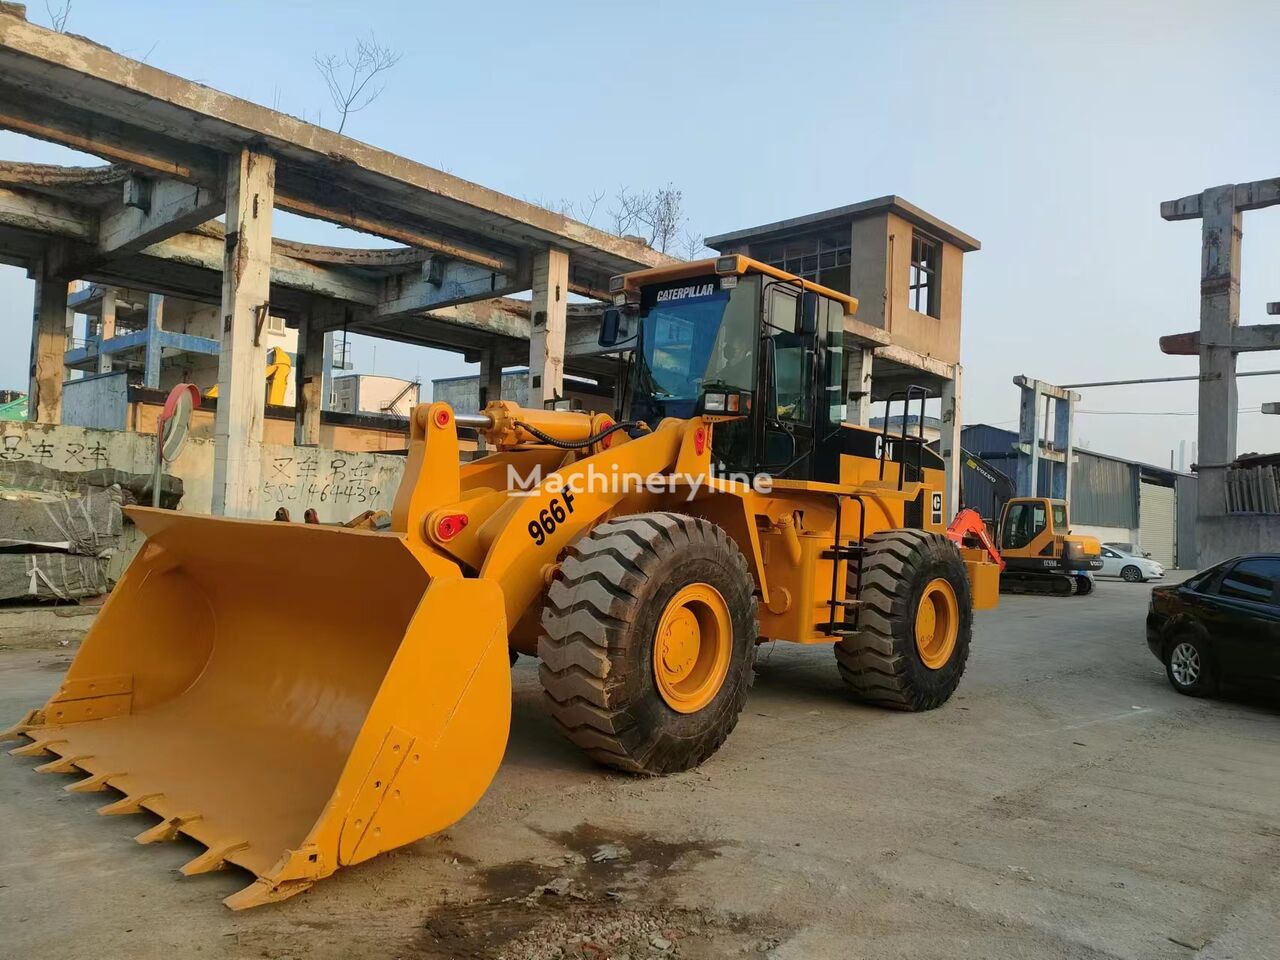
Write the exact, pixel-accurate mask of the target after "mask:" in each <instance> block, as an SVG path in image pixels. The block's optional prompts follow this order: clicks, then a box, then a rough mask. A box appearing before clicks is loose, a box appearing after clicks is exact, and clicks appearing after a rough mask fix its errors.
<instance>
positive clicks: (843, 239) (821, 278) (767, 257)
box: [751, 230, 852, 293]
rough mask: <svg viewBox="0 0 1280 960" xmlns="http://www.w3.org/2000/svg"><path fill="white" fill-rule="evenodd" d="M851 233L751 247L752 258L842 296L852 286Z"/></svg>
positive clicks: (788, 239) (796, 238) (826, 234)
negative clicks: (850, 269) (850, 267)
mask: <svg viewBox="0 0 1280 960" xmlns="http://www.w3.org/2000/svg"><path fill="white" fill-rule="evenodd" d="M849 239H850V238H849V231H847V230H844V231H841V232H839V233H822V234H818V233H811V234H808V235H806V236H803V237H788V238H787V239H785V240H773V241H770V242H767V243H757V244H752V246H751V256H752V257H754V258H755V259H757V260H760V261H762V262H764V263H767V264H769V266H771V267H778V268H779V269H782V270H785V271H787V273H793V274H795V275H796V276H797V277H800V278H802V279H804V280H812V281H813V282H814V283H820V284H822V285H823V286H824V287H829V288H830V289H832V290H835V291H837V292H839V293H849V292H850V287H851V286H852V283H851V280H850V276H849V264H850V262H851V259H852V251H851V249H850V245H849Z"/></svg>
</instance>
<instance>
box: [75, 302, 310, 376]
mask: <svg viewBox="0 0 1280 960" xmlns="http://www.w3.org/2000/svg"><path fill="white" fill-rule="evenodd" d="M67 310H68V314H69V315H74V317H75V319H74V321H73V323H74V327H73V333H72V334H71V335H70V339H69V345H68V349H67V352H66V354H64V356H63V364H64V366H65V367H66V370H67V374H68V375H67V377H66V379H70V378H71V376H73V375H74V373H73V371H82V372H84V373H110V372H112V371H113V370H122V371H126V372H127V373H128V375H129V383H131V384H135V385H138V386H143V387H147V388H150V389H153V390H160V389H164V390H167V389H169V388H170V387H172V386H173V385H174V384H176V383H193V384H195V385H196V387H197V388H198V389H199V390H200V392H201V393H202V394H205V393H208V392H209V390H210V389H212V388H213V387H214V385H215V384H217V382H218V353H219V351H220V349H221V346H222V336H221V326H222V323H221V319H220V317H219V316H218V308H217V307H216V306H214V305H213V304H206V303H199V302H196V301H193V300H184V299H182V298H181V297H166V296H164V295H163V294H158V293H148V292H146V291H144V290H131V289H128V288H122V287H110V286H104V285H101V284H96V283H95V284H86V285H84V286H83V287H82V289H79V290H76V291H74V292H73V293H71V294H70V295H69V296H68V297H67ZM81 318H83V319H81ZM261 336H262V339H263V340H264V342H265V348H266V349H265V351H264V353H265V354H269V353H270V351H271V349H272V348H273V347H280V348H281V349H283V350H284V351H285V352H286V353H288V354H289V356H290V359H291V360H294V361H295V364H296V358H297V355H298V331H297V330H296V329H295V328H291V327H289V326H288V324H287V322H286V321H285V319H284V318H283V317H280V316H269V317H268V318H267V322H266V326H265V327H264V328H263V330H262V334H261ZM263 369H265V360H264V366H263ZM295 379H296V370H295V369H290V371H289V383H288V395H289V396H290V397H292V396H293V395H294V392H295V389H296V384H295Z"/></svg>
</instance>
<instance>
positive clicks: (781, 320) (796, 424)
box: [760, 281, 816, 479]
mask: <svg viewBox="0 0 1280 960" xmlns="http://www.w3.org/2000/svg"><path fill="white" fill-rule="evenodd" d="M800 307H801V289H800V287H799V285H797V284H791V283H783V282H779V281H773V282H770V283H768V284H766V285H765V288H764V324H763V329H762V333H761V347H762V349H763V351H764V356H765V371H766V378H767V379H766V384H765V390H764V397H763V404H762V408H761V425H762V429H763V434H764V435H763V438H762V442H761V444H760V450H761V459H762V461H763V463H762V464H761V467H762V469H763V471H764V472H766V473H771V474H772V475H773V476H775V477H780V478H783V477H785V478H793V479H809V477H810V474H811V471H812V457H813V414H814V411H813V389H812V387H813V382H814V365H815V361H816V353H815V350H814V336H813V334H812V333H805V332H804V331H803V329H802V324H801V317H800Z"/></svg>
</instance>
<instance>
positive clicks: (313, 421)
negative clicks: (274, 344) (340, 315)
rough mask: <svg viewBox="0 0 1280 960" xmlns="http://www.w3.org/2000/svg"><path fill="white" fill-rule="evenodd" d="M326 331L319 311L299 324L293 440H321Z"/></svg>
mask: <svg viewBox="0 0 1280 960" xmlns="http://www.w3.org/2000/svg"><path fill="white" fill-rule="evenodd" d="M328 337H329V334H327V333H325V332H324V330H323V328H322V327H321V325H320V323H319V322H318V318H317V317H316V315H315V314H314V313H313V314H310V315H308V316H306V317H304V318H303V319H302V322H301V323H300V324H299V326H298V370H297V373H296V374H295V375H294V381H293V383H294V390H295V398H294V404H293V406H294V423H293V442H294V443H295V444H297V445H298V446H316V445H318V444H319V443H320V412H321V410H323V409H324V404H323V391H324V383H325V376H324V361H325V357H326V356H327V354H326V351H325V341H326V339H328Z"/></svg>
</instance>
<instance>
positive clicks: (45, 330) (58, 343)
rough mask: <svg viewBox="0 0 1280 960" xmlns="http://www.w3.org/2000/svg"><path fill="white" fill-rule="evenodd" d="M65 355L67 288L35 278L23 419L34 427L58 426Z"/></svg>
mask: <svg viewBox="0 0 1280 960" xmlns="http://www.w3.org/2000/svg"><path fill="white" fill-rule="evenodd" d="M66 352H67V284H66V283H65V282H63V281H61V280H50V279H48V278H47V277H44V276H37V278H36V295H35V309H34V311H33V313H32V318H31V382H30V385H29V386H28V388H27V419H29V420H33V421H35V422H36V423H61V422H62V380H63V377H64V375H65V372H66V371H65V369H64V360H63V358H64V357H65V356H66Z"/></svg>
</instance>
